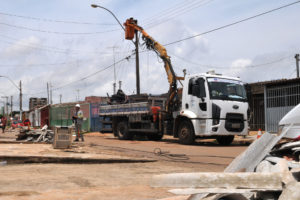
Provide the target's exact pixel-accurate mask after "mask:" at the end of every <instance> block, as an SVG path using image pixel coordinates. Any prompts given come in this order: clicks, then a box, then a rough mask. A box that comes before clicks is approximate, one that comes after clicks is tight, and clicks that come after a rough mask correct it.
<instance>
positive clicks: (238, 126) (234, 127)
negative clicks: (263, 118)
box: [225, 113, 244, 132]
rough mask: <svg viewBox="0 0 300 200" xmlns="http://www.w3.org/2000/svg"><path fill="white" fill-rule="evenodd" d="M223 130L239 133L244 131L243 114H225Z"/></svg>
mask: <svg viewBox="0 0 300 200" xmlns="http://www.w3.org/2000/svg"><path fill="white" fill-rule="evenodd" d="M225 129H226V130H227V131H231V132H241V131H243V130H244V116H243V114H236V113H227V115H226V121H225Z"/></svg>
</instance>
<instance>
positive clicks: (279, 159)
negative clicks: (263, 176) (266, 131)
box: [255, 141, 300, 172]
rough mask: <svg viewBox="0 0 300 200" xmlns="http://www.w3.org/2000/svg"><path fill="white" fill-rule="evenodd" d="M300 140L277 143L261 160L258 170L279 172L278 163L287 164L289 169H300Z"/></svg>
mask: <svg viewBox="0 0 300 200" xmlns="http://www.w3.org/2000/svg"><path fill="white" fill-rule="evenodd" d="M299 159H300V141H296V142H284V143H280V144H277V145H276V146H275V147H274V148H273V149H272V150H271V151H270V153H269V154H268V155H267V156H266V157H265V158H264V160H263V161H261V162H260V163H259V164H258V165H257V167H256V170H255V171H256V172H277V171H278V170H279V169H278V168H277V165H279V164H281V165H284V164H285V165H287V168H288V169H289V170H292V169H300V162H299Z"/></svg>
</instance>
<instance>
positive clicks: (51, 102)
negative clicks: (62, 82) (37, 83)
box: [49, 82, 53, 104]
mask: <svg viewBox="0 0 300 200" xmlns="http://www.w3.org/2000/svg"><path fill="white" fill-rule="evenodd" d="M49 87H50V104H53V101H52V84H51V82H50V86H49Z"/></svg>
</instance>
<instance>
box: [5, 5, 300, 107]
mask: <svg viewBox="0 0 300 200" xmlns="http://www.w3.org/2000/svg"><path fill="white" fill-rule="evenodd" d="M291 2H293V1H290V0H288V1H284V0H281V1H280V0H277V1H274V0H264V1H261V0H243V1H240V0H227V1H225V0H185V1H184V0H164V1H162V0H152V1H147V0H139V1H137V0H129V1H124V0H97V1H89V0H86V1H82V0H52V1H40V0H19V1H10V0H3V1H1V5H2V6H1V9H0V46H1V48H0V51H1V54H0V60H1V65H0V70H1V73H0V75H5V76H9V77H10V78H11V79H13V81H14V82H16V83H18V82H19V81H20V80H22V82H23V90H24V93H25V95H24V101H23V104H24V107H25V109H26V107H28V98H29V97H30V96H37V97H46V95H47V94H46V84H47V82H51V84H52V85H53V88H56V89H55V90H54V92H53V100H54V103H58V101H59V95H60V94H62V96H63V97H62V100H63V102H68V101H75V100H76V96H77V95H78V93H77V90H79V96H80V99H83V98H84V97H85V96H89V95H106V93H109V94H111V93H112V83H113V81H114V75H113V68H112V67H111V68H109V69H107V70H104V71H102V72H100V73H97V74H95V75H94V76H91V77H89V78H87V79H84V80H81V81H76V80H79V79H81V78H82V77H85V76H88V75H90V74H93V73H94V72H96V71H98V70H100V69H102V68H105V67H107V66H110V65H111V64H112V63H113V53H112V52H113V49H112V47H115V60H120V59H122V58H124V57H126V56H128V55H130V54H131V53H132V50H133V49H134V46H133V44H132V43H131V42H130V41H126V40H125V39H124V32H123V31H122V30H121V29H120V27H119V26H118V24H117V23H116V21H115V20H114V18H113V17H112V16H111V15H110V14H109V13H108V12H106V11H105V10H102V9H93V8H91V7H90V4H92V3H96V4H99V5H102V6H104V7H107V8H108V9H110V10H112V11H113V12H114V13H115V14H116V15H117V17H118V18H119V19H120V21H121V22H122V23H123V22H124V21H125V20H126V19H127V18H129V17H134V18H136V19H138V21H139V24H140V25H141V26H142V27H144V28H145V30H146V31H147V32H148V33H149V34H150V35H151V36H152V37H153V38H155V39H156V40H157V41H159V42H160V43H161V44H166V43H169V42H172V41H176V40H179V39H181V38H184V37H188V36H191V35H195V34H198V33H202V32H205V31H208V30H211V29H213V28H216V27H219V26H222V25H225V24H228V23H232V22H234V21H237V20H240V19H243V18H246V17H250V16H253V15H256V14H258V13H261V12H264V11H267V10H270V9H273V8H276V7H279V6H282V5H284V4H288V3H291ZM1 13H2V14H1ZM3 13H4V14H5V13H6V14H13V15H19V16H27V17H33V18H39V19H49V20H54V21H72V22H88V23H90V24H82V23H80V24H72V23H61V22H51V21H44V20H34V19H27V18H23V17H13V16H8V15H4V14H3ZM299 18H300V4H296V5H294V6H291V7H288V8H285V9H282V10H279V11H276V12H273V13H271V14H268V15H265V16H261V17H259V18H256V19H253V20H250V21H247V22H244V23H241V24H238V25H235V26H232V27H229V28H226V29H223V30H219V31H216V32H213V33H210V34H207V35H204V36H201V37H197V38H194V39H191V40H187V41H184V42H181V43H176V44H174V45H170V46H167V50H168V52H169V54H170V56H171V59H172V63H173V65H174V68H175V71H176V73H177V74H178V75H182V69H187V71H188V73H191V74H192V73H203V72H206V71H208V70H212V69H214V70H216V71H217V72H219V73H223V74H226V75H229V76H238V77H240V78H241V79H242V80H243V81H244V82H256V81H265V80H274V79H281V78H293V77H295V74H296V72H295V60H294V54H296V53H299V52H300V48H299V47H300V39H299V35H300V26H299ZM13 26H18V27H19V28H15V27H13ZM20 26H21V27H25V28H28V29H33V30H40V31H30V30H25V29H23V28H20ZM41 31H46V32H41ZM47 31H48V32H47ZM67 33H69V34H67ZM70 33H72V34H70ZM75 33H77V34H75ZM78 33H79V34H78ZM87 33H88V34H87ZM143 49H144V47H143V46H141V50H143ZM281 58H284V59H282V60H280V59H281ZM276 60H280V61H278V62H274V63H273V64H269V65H262V66H257V67H251V66H253V65H260V64H265V63H269V62H273V61H276ZM134 61H135V59H134V56H132V58H131V59H130V60H129V61H124V62H121V63H120V64H117V65H116V72H117V74H116V77H117V81H119V80H121V81H122V87H123V89H124V91H125V92H126V93H127V94H132V93H134V92H135V62H134ZM41 64H42V65H41ZM140 65H141V80H142V82H141V91H142V92H144V93H152V94H158V93H163V92H166V91H167V90H168V83H167V79H166V75H165V72H164V69H163V64H162V63H161V61H160V60H159V59H158V58H157V56H156V55H155V54H154V53H153V52H145V53H142V54H141V55H140ZM68 83H72V84H68ZM67 84H68V85H67ZM65 85H67V86H65ZM61 86H63V87H61ZM57 88H59V89H57ZM0 93H1V95H2V96H3V95H8V96H10V95H13V96H14V99H15V101H16V102H15V105H16V108H17V106H18V102H17V100H18V91H17V89H16V88H14V86H13V85H12V84H11V83H9V82H8V81H7V80H6V79H4V78H0ZM0 105H2V104H0Z"/></svg>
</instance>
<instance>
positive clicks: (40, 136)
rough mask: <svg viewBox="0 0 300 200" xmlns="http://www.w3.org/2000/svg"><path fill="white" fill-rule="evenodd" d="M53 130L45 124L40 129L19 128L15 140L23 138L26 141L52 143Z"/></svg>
mask: <svg viewBox="0 0 300 200" xmlns="http://www.w3.org/2000/svg"><path fill="white" fill-rule="evenodd" d="M53 139H54V132H53V131H52V130H49V129H48V126H47V125H45V126H43V128H41V129H33V130H30V129H27V128H21V129H20V133H19V134H18V135H17V139H16V140H24V141H26V142H46V143H53Z"/></svg>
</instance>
